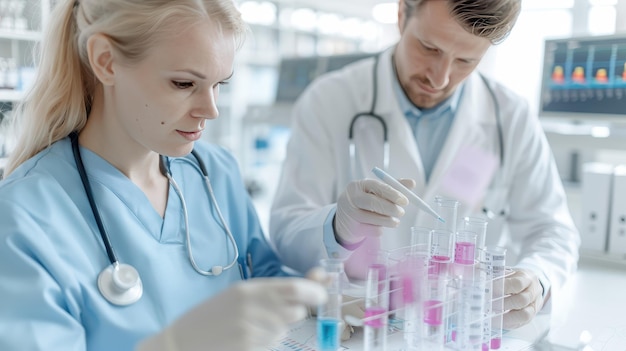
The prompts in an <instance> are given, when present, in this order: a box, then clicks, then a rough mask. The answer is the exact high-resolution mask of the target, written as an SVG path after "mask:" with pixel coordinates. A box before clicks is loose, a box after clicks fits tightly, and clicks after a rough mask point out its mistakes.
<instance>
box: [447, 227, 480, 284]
mask: <svg viewBox="0 0 626 351" xmlns="http://www.w3.org/2000/svg"><path fill="white" fill-rule="evenodd" d="M476 238H477V235H476V233H474V232H468V231H464V230H462V231H459V232H457V233H456V238H455V241H454V265H453V267H454V268H453V272H454V274H455V275H456V276H458V277H462V279H465V280H473V279H474V276H473V275H474V265H475V263H476Z"/></svg>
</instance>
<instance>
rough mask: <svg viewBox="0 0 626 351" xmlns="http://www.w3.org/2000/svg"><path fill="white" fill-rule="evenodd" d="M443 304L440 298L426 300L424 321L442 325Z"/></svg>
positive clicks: (429, 323)
mask: <svg viewBox="0 0 626 351" xmlns="http://www.w3.org/2000/svg"><path fill="white" fill-rule="evenodd" d="M442 305H443V304H442V303H441V301H438V300H428V301H425V302H424V323H426V324H428V325H441V323H442V321H443V318H442V317H443V306H442Z"/></svg>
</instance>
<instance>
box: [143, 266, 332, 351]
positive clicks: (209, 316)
mask: <svg viewBox="0 0 626 351" xmlns="http://www.w3.org/2000/svg"><path fill="white" fill-rule="evenodd" d="M326 299H327V294H326V290H325V289H324V287H323V285H322V284H320V283H318V282H315V281H312V280H309V279H304V278H257V279H253V280H249V281H245V282H240V283H237V284H235V285H233V286H231V287H230V288H229V289H227V290H226V291H224V292H222V293H220V294H218V295H217V296H215V297H214V298H211V299H210V300H207V301H205V302H204V303H202V304H201V305H199V306H197V307H196V308H194V309H192V310H191V311H189V312H188V313H186V314H185V315H183V316H182V317H181V318H179V319H178V320H177V321H176V322H174V323H173V324H172V325H171V326H169V327H167V328H166V329H165V330H163V331H162V332H161V333H159V334H157V335H155V336H153V337H151V338H149V339H147V340H145V341H143V342H142V343H140V344H139V346H138V348H137V350H138V351H148V350H149V351H192V350H207V349H211V350H241V351H248V350H250V351H252V350H259V349H263V348H267V347H269V346H271V345H272V344H273V343H274V342H276V341H277V340H278V339H280V337H282V336H284V334H285V332H286V331H287V330H288V325H289V324H290V323H293V322H296V321H298V320H301V319H304V318H306V317H307V315H308V309H307V306H314V305H319V304H321V303H324V302H325V300H326Z"/></svg>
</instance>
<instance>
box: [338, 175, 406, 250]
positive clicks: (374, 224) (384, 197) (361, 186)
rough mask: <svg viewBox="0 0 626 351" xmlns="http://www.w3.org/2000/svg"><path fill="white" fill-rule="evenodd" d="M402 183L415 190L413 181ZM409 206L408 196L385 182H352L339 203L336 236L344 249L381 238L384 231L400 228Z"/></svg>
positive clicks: (404, 180)
mask: <svg viewBox="0 0 626 351" xmlns="http://www.w3.org/2000/svg"><path fill="white" fill-rule="evenodd" d="M400 182H401V183H402V184H403V185H405V186H407V187H408V188H413V187H414V186H415V181H413V180H411V179H400ZM408 204H409V200H408V199H407V198H406V196H404V195H403V194H402V193H400V192H399V191H397V190H395V189H394V188H392V187H391V186H389V185H387V184H385V183H383V182H381V181H378V180H375V179H362V180H355V181H352V182H350V183H348V186H347V187H346V190H345V191H344V192H343V193H341V195H339V198H338V199H337V212H336V213H335V220H334V228H335V235H336V236H337V238H338V239H339V242H340V243H341V244H344V245H354V244H357V243H359V242H360V241H361V240H362V239H363V238H364V237H366V236H379V235H380V234H381V233H382V227H389V228H394V227H396V226H398V224H399V223H400V220H399V218H400V217H402V216H403V215H404V208H403V206H406V205H408Z"/></svg>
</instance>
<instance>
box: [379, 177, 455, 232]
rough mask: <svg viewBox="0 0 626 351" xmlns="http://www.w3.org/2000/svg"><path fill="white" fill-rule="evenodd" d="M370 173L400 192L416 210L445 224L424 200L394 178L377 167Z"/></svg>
mask: <svg viewBox="0 0 626 351" xmlns="http://www.w3.org/2000/svg"><path fill="white" fill-rule="evenodd" d="M372 173H374V174H375V175H376V176H377V177H378V178H380V180H382V181H383V182H385V183H387V184H389V185H390V186H391V187H392V188H394V189H396V190H398V191H399V192H401V193H402V194H403V195H404V196H406V197H407V198H408V199H409V202H410V203H412V204H413V205H415V206H417V207H418V208H420V209H422V210H424V211H426V212H428V213H430V214H431V215H433V216H434V217H435V218H437V219H438V220H439V221H440V222H441V223H445V222H446V221H445V220H444V219H443V218H441V216H439V214H438V213H437V212H435V210H433V209H432V208H431V207H430V206H428V204H427V203H426V202H424V200H422V199H420V197H419V196H417V195H416V194H415V193H414V192H412V191H411V190H409V188H407V187H405V186H404V185H402V183H400V182H399V181H397V180H396V179H395V178H394V177H392V176H390V175H389V174H387V173H386V172H385V171H383V170H382V169H380V168H378V167H374V168H373V169H372Z"/></svg>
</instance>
